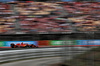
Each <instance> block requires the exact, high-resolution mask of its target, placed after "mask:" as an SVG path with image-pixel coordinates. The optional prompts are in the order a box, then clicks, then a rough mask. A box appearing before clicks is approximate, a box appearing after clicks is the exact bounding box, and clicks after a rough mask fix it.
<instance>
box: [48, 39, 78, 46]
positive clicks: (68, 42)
mask: <svg viewBox="0 0 100 66" xmlns="http://www.w3.org/2000/svg"><path fill="white" fill-rule="evenodd" d="M50 44H51V45H53V46H59V45H60V46H63V45H76V44H77V43H76V40H54V41H51V42H50Z"/></svg>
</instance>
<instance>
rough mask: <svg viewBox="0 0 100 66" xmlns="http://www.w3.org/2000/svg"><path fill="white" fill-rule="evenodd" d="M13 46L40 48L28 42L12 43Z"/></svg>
mask: <svg viewBox="0 0 100 66" xmlns="http://www.w3.org/2000/svg"><path fill="white" fill-rule="evenodd" d="M11 48H38V46H36V45H34V44H27V43H23V42H22V43H21V44H20V43H18V44H14V43H11Z"/></svg>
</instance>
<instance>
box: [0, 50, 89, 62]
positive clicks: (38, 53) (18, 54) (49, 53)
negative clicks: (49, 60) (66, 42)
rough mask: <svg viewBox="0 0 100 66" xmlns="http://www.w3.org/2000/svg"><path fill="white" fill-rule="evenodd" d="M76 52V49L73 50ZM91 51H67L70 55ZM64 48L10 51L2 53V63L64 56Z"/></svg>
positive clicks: (0, 57) (0, 59) (0, 52)
mask: <svg viewBox="0 0 100 66" xmlns="http://www.w3.org/2000/svg"><path fill="white" fill-rule="evenodd" d="M73 50H74V49H73ZM87 50H89V49H85V50H80V49H78V50H74V51H67V53H68V54H67V55H68V56H69V55H70V54H69V53H74V55H76V54H81V53H84V52H85V51H87ZM62 54H63V52H62V48H39V49H24V50H9V51H0V63H2V62H7V61H15V60H21V59H29V58H40V57H53V56H62Z"/></svg>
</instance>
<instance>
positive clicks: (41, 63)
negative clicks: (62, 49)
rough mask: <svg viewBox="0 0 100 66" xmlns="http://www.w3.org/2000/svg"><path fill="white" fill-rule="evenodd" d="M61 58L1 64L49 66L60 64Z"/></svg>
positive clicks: (6, 65) (9, 65) (2, 65)
mask: <svg viewBox="0 0 100 66" xmlns="http://www.w3.org/2000/svg"><path fill="white" fill-rule="evenodd" d="M60 62H61V57H49V58H39V59H31V60H24V61H17V62H11V63H5V64H1V65H0V66H49V65H50V64H53V63H60Z"/></svg>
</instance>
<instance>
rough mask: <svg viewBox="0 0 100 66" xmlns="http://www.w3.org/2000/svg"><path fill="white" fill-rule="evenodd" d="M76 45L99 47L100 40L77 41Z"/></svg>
mask: <svg viewBox="0 0 100 66" xmlns="http://www.w3.org/2000/svg"><path fill="white" fill-rule="evenodd" d="M77 44H78V45H100V40H77Z"/></svg>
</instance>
